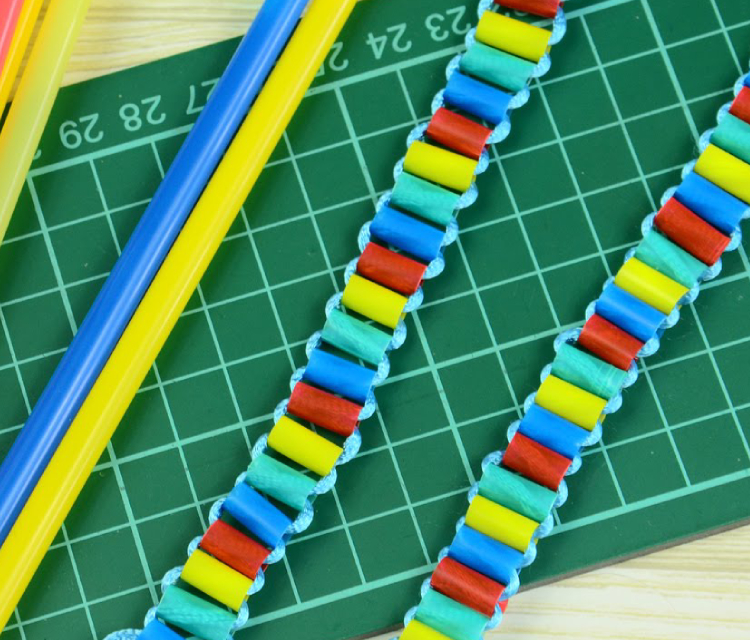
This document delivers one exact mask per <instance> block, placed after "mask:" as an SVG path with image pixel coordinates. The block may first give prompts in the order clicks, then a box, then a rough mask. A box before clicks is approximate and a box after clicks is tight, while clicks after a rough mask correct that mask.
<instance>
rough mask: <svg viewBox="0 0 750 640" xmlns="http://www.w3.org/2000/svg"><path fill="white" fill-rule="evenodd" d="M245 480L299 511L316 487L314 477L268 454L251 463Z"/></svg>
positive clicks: (257, 457) (253, 486)
mask: <svg viewBox="0 0 750 640" xmlns="http://www.w3.org/2000/svg"><path fill="white" fill-rule="evenodd" d="M245 482H247V483H248V484H249V485H250V486H251V487H252V488H253V489H255V490H256V491H260V492H261V493H264V494H266V495H267V496H268V497H270V498H273V499H274V500H278V501H279V502H281V503H282V504H285V505H286V506H288V507H291V508H292V509H296V510H297V511H302V510H303V509H304V508H305V505H306V504H307V500H308V497H309V496H310V494H311V493H312V491H313V489H314V488H315V479H314V478H312V477H310V476H309V475H305V474H304V473H301V472H299V471H297V470H296V469H292V468H291V467H290V466H289V465H286V464H284V463H283V462H281V461H280V460H276V459H275V458H272V457H271V456H269V455H266V454H261V455H259V456H256V457H255V459H254V460H253V461H252V462H251V463H250V466H249V467H248V469H247V475H246V476H245Z"/></svg>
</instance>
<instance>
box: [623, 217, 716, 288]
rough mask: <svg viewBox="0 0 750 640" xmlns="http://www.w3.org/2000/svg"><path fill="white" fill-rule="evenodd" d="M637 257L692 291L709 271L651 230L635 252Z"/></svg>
mask: <svg viewBox="0 0 750 640" xmlns="http://www.w3.org/2000/svg"><path fill="white" fill-rule="evenodd" d="M635 257H636V258H638V260H640V261H641V262H644V263H645V264H647V265H648V266H649V267H651V268H652V269H656V270H657V271H658V272H659V273H663V274H664V275H665V276H667V277H669V278H672V280H674V281H675V282H679V283H680V284H681V285H682V286H683V287H687V288H688V289H691V288H692V287H694V286H695V284H696V283H697V282H698V279H699V278H700V277H701V275H702V274H703V273H704V272H705V271H706V269H708V267H707V266H706V265H705V264H703V263H702V262H701V261H700V260H698V259H697V258H695V257H693V256H691V255H690V254H689V253H688V252H687V251H685V250H684V249H682V248H681V247H678V246H677V245H676V244H675V243H674V242H672V241H671V240H669V239H668V238H665V237H664V236H663V235H661V234H660V233H659V232H658V231H657V230H656V229H651V231H649V232H648V233H647V234H646V236H645V237H644V238H643V240H641V243H640V244H639V245H638V248H637V249H636V250H635Z"/></svg>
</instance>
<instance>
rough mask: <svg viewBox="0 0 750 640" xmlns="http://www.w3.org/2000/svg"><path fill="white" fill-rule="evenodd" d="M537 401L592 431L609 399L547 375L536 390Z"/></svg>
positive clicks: (545, 407) (549, 409)
mask: <svg viewBox="0 0 750 640" xmlns="http://www.w3.org/2000/svg"><path fill="white" fill-rule="evenodd" d="M536 403H537V404H538V405H539V406H540V407H542V409H547V411H551V412H552V413H554V414H556V415H558V416H560V417H561V418H565V419H566V420H568V421H569V422H572V423H573V424H577V425H578V426H579V427H582V428H583V429H587V430H589V431H591V430H592V429H593V428H594V427H595V426H596V422H597V420H599V417H600V416H601V414H602V411H604V407H605V406H607V401H606V400H604V399H602V398H600V397H598V396H595V395H594V394H593V393H589V392H588V391H584V390H583V389H581V388H579V387H576V386H575V385H572V384H570V383H569V382H565V380H561V379H560V378H556V377H555V376H547V377H546V378H545V379H544V382H542V385H541V386H540V387H539V391H537V392H536Z"/></svg>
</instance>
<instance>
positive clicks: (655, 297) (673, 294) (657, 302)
mask: <svg viewBox="0 0 750 640" xmlns="http://www.w3.org/2000/svg"><path fill="white" fill-rule="evenodd" d="M615 285H616V286H618V287H620V288H621V289H623V290H624V291H627V292H628V293H629V294H631V295H633V296H635V297H636V298H638V299H639V300H642V301H643V302H645V303H646V304H648V305H649V306H651V307H654V308H655V309H658V310H659V311H661V312H662V313H664V314H669V313H671V312H672V310H673V309H674V308H675V307H676V306H677V304H678V303H679V301H680V299H681V298H682V296H684V295H685V294H686V293H687V292H688V287H685V286H683V285H681V284H680V283H679V282H675V281H674V280H672V278H668V277H667V276H665V275H664V274H663V273H660V272H658V271H657V270H656V269H653V268H651V267H649V266H648V265H647V264H645V263H644V262H641V261H640V260H638V258H630V260H628V261H627V262H626V263H625V264H623V265H622V266H621V267H620V270H619V271H618V272H617V274H616V275H615Z"/></svg>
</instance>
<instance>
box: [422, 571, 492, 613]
mask: <svg viewBox="0 0 750 640" xmlns="http://www.w3.org/2000/svg"><path fill="white" fill-rule="evenodd" d="M430 586H431V587H432V588H433V589H435V591H438V592H439V593H442V594H443V595H445V596H448V597H449V598H451V599H453V600H455V601H456V602H460V603H461V604H463V605H465V606H467V607H470V608H471V609H474V611H478V612H479V613H481V614H482V615H485V616H487V617H492V615H493V614H494V613H495V606H496V605H497V602H498V600H499V599H500V596H501V595H502V593H503V591H504V590H505V586H504V585H502V584H500V583H499V582H495V581H494V580H492V579H491V578H488V577H487V576H483V575H482V574H481V573H479V572H478V571H474V569H470V568H469V567H467V566H465V565H463V564H461V563H460V562H457V561H456V560H454V559H453V558H450V557H445V558H443V559H442V560H441V561H440V562H439V563H438V566H437V567H436V568H435V571H434V572H433V574H432V578H431V579H430Z"/></svg>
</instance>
